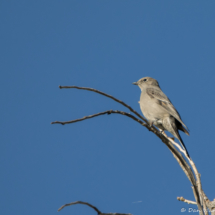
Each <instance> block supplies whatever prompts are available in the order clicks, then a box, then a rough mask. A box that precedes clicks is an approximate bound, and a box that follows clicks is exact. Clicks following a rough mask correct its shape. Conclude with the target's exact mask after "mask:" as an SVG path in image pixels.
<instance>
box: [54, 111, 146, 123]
mask: <svg viewBox="0 0 215 215" xmlns="http://www.w3.org/2000/svg"><path fill="white" fill-rule="evenodd" d="M112 113H117V114H122V115H124V116H127V117H130V118H132V119H133V120H135V121H137V122H139V123H140V124H141V125H143V126H146V123H144V122H143V121H141V120H140V119H137V118H136V117H135V116H133V115H131V114H130V113H127V112H124V111H119V110H107V111H104V112H100V113H96V114H93V115H89V116H85V117H83V118H80V119H75V120H71V121H65V122H61V121H55V122H51V124H61V125H65V124H70V123H75V122H79V121H83V120H85V119H90V118H93V117H96V116H101V115H104V114H112Z"/></svg>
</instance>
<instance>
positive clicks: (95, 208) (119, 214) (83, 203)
mask: <svg viewBox="0 0 215 215" xmlns="http://www.w3.org/2000/svg"><path fill="white" fill-rule="evenodd" d="M76 204H82V205H87V206H89V207H91V208H93V209H94V210H95V211H96V212H97V213H98V215H132V214H125V213H102V212H101V211H100V210H99V209H98V208H97V207H95V206H93V205H91V204H89V203H88V202H82V201H76V202H71V203H68V204H65V205H63V206H61V207H60V208H59V209H58V211H60V210H62V209H63V208H65V207H66V206H71V205H76Z"/></svg>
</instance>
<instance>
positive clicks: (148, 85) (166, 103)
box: [133, 77, 190, 157]
mask: <svg viewBox="0 0 215 215" xmlns="http://www.w3.org/2000/svg"><path fill="white" fill-rule="evenodd" d="M133 84H135V85H137V86H138V87H139V88H140V89H141V91H142V92H141V96H140V101H139V103H140V109H141V111H142V113H143V115H144V116H145V117H146V119H147V120H148V121H149V124H150V126H152V125H155V126H157V127H158V128H159V129H160V130H161V131H164V130H167V131H169V132H170V133H171V134H172V135H173V136H174V137H176V138H177V139H178V140H179V141H180V143H181V145H182V146H183V148H184V149H185V151H186V153H187V155H188V157H190V156H189V153H188V151H187V149H186V147H185V145H184V142H183V140H182V139H181V136H180V134H179V132H178V130H181V131H183V132H184V133H185V134H187V135H189V132H188V128H187V126H186V125H185V124H184V123H183V122H182V120H181V117H180V115H179V113H178V112H177V110H176V109H175V107H174V106H173V105H172V103H171V101H170V100H169V99H168V97H167V96H166V95H165V94H164V93H163V92H162V90H161V89H160V86H159V84H158V82H157V81H156V80H155V79H153V78H150V77H145V78H141V79H140V80H139V81H137V82H134V83H133Z"/></svg>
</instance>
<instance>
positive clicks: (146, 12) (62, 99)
mask: <svg viewBox="0 0 215 215" xmlns="http://www.w3.org/2000/svg"><path fill="white" fill-rule="evenodd" d="M214 11H215V1H199V0H195V1H194V0H187V1H185V0H163V1H160V0H156V1H154V0H150V1H146V0H138V1H136V0H129V1H128V0H97V1H96V0H92V1H89V0H83V1H81V0H65V1H57V0H52V1H50V0H49V1H47V0H43V1H41V0H38V1H29V0H26V1H23V0H20V1H14V0H1V2H0V27H1V34H0V38H1V39H0V43H1V44H0V45H1V46H0V47H1V48H0V55H1V56H0V59H1V62H0V71H1V79H0V80H1V85H0V88H1V90H0V96H1V105H0V109H1V122H0V127H1V128H0V130H1V152H0V159H1V160H0V171H1V177H0V206H1V207H0V213H1V214H4V215H17V214H18V215H29V214H31V215H37V214H57V209H58V208H59V207H60V206H61V205H63V204H65V203H69V202H72V201H77V200H82V201H87V202H89V203H91V204H94V205H95V206H97V207H98V208H99V209H100V210H101V211H102V212H121V213H123V212H126V213H132V214H134V215H142V214H157V213H159V214H174V215H177V214H181V212H180V210H181V208H182V207H184V208H186V209H187V210H188V208H189V207H193V206H192V205H187V204H185V203H182V202H178V201H177V199H176V197H177V196H183V197H184V198H187V199H190V200H194V197H193V193H192V189H191V184H190V182H189V181H188V179H187V177H186V176H185V174H184V172H183V171H182V170H181V168H180V167H179V165H178V163H177V162H176V161H175V159H174V158H173V156H172V154H171V153H170V152H169V150H168V149H167V147H166V146H165V145H164V144H163V143H162V142H161V141H160V140H159V139H158V138H157V137H156V136H155V135H154V134H153V133H151V132H148V130H147V129H145V128H144V127H142V126H140V125H139V124H138V123H136V122H134V121H132V120H131V119H129V118H127V117H124V116H121V115H104V116H100V117H97V118H94V119H90V120H86V121H82V122H78V123H75V124H70V125H65V126H62V125H51V124H50V123H51V122H52V121H56V120H63V121H66V120H72V119H75V118H80V117H83V116H86V115H90V114H93V113H97V112H101V111H105V110H109V109H113V110H115V109H116V110H124V111H127V110H126V108H125V107H123V106H121V105H120V104H117V103H116V102H114V101H112V100H111V99H108V98H105V97H102V96H101V95H98V94H95V93H93V92H88V91H80V90H76V89H62V90H60V89H59V88H58V86H59V85H78V86H85V87H92V88H96V89H98V90H101V91H104V92H106V93H108V94H111V95H113V96H115V97H117V98H119V99H121V100H122V101H124V102H126V103H128V104H129V105H131V106H132V107H133V108H134V109H135V110H137V111H138V112H139V113H141V111H140V108H139V104H138V101H139V97H140V89H139V88H138V87H137V86H134V85H132V82H134V81H137V80H138V79H140V78H142V77H144V76H150V77H153V78H155V79H157V80H158V81H159V83H160V86H161V88H162V90H163V91H164V92H165V93H166V95H167V96H168V97H169V98H170V99H171V101H172V103H173V104H174V106H175V107H176V108H177V110H178V111H179V113H180V115H181V117H182V119H183V121H184V122H185V124H186V125H187V126H188V128H189V129H190V136H189V137H188V136H186V135H185V134H184V133H181V136H182V138H183V140H184V142H185V144H186V146H187V149H188V151H189V153H190V155H191V157H192V158H193V160H194V162H195V163H196V165H197V168H198V170H199V172H200V173H201V176H202V185H203V189H204V191H205V193H206V194H207V195H208V197H209V198H210V199H211V200H212V199H213V198H215V189H214V188H213V187H214V181H215V173H214V163H215V156H214V151H215V144H214V120H215V116H214V109H215V101H214V93H215V86H214V79H215V59H214V58H215V13H214ZM194 208H195V207H194ZM59 213H60V214H62V215H66V214H77V215H84V214H89V215H91V214H92V215H93V214H95V212H94V211H93V210H92V209H90V208H88V207H87V206H79V205H76V206H72V207H68V208H65V209H63V210H62V211H61V212H59ZM184 214H188V212H184Z"/></svg>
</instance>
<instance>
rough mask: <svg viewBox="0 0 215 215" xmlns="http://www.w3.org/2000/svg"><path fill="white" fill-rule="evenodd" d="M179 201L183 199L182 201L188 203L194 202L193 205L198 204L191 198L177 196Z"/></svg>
mask: <svg viewBox="0 0 215 215" xmlns="http://www.w3.org/2000/svg"><path fill="white" fill-rule="evenodd" d="M177 199H178V201H182V202H185V203H187V204H193V205H196V202H194V201H191V200H187V199H185V198H184V197H177Z"/></svg>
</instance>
